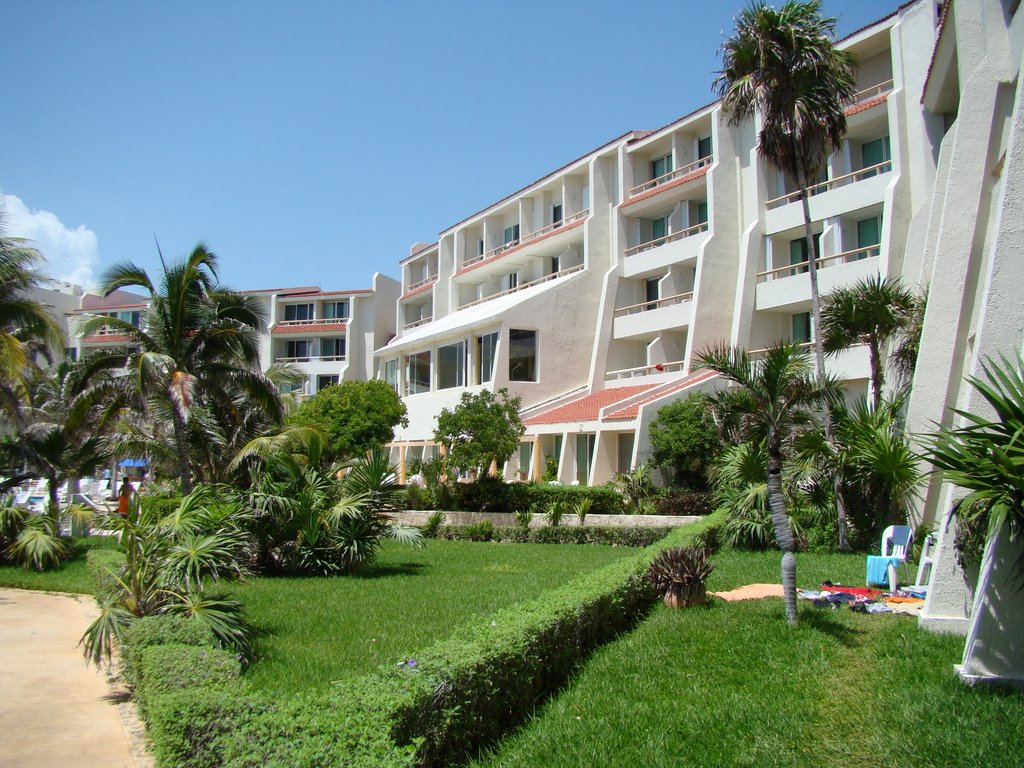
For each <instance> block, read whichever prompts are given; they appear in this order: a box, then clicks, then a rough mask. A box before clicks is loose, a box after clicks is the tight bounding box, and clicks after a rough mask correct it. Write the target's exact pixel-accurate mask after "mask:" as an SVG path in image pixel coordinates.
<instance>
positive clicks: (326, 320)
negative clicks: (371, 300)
mask: <svg viewBox="0 0 1024 768" xmlns="http://www.w3.org/2000/svg"><path fill="white" fill-rule="evenodd" d="M347 324H348V318H347V317H315V318H312V319H310V320H281V321H280V322H278V323H275V324H274V328H273V331H271V333H273V334H274V335H278V334H286V333H306V334H309V333H338V332H339V331H344V330H345V327H346V325H347Z"/></svg>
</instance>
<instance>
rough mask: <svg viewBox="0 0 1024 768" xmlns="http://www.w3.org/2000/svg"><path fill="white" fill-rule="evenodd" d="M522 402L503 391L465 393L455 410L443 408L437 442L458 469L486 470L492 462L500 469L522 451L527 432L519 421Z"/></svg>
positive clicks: (438, 426) (436, 436) (435, 436)
mask: <svg viewBox="0 0 1024 768" xmlns="http://www.w3.org/2000/svg"><path fill="white" fill-rule="evenodd" d="M521 403H522V398H519V397H509V395H508V390H507V389H505V388H504V387H502V388H501V389H499V390H498V391H497V392H491V391H489V390H483V391H481V392H478V393H476V394H471V393H469V392H463V393H462V399H461V400H460V401H459V404H458V405H457V406H455V408H454V409H452V410H449V409H447V408H444V409H442V410H441V413H440V414H438V417H437V428H436V429H435V430H434V439H435V440H436V441H437V442H439V443H441V444H442V445H444V446H445V447H446V448H447V449H448V457H449V460H450V461H451V463H452V465H453V466H456V467H458V468H459V469H477V470H481V471H482V470H486V469H487V468H488V467H489V466H490V465H491V462H492V461H493V462H495V463H497V465H498V467H501V466H502V465H503V464H504V463H505V462H506V461H508V460H509V459H510V458H511V457H512V454H513V453H514V452H515V451H516V449H517V448H518V447H519V439H520V438H521V437H522V436H523V432H524V431H526V428H525V427H524V426H523V421H522V419H520V418H519V407H520V405H521Z"/></svg>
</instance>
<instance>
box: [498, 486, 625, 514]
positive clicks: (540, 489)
mask: <svg viewBox="0 0 1024 768" xmlns="http://www.w3.org/2000/svg"><path fill="white" fill-rule="evenodd" d="M514 485H515V486H517V487H519V488H522V489H524V491H525V493H526V497H527V499H526V503H525V504H523V506H521V507H519V508H520V509H529V508H530V507H531V506H534V505H536V507H537V508H538V509H539V510H546V509H548V507H550V506H551V503H552V502H554V501H557V500H563V501H565V502H566V504H567V505H568V507H569V508H570V509H575V508H576V505H577V504H578V503H579V502H580V500H581V499H584V498H587V499H590V500H591V504H590V510H589V511H588V514H591V515H621V514H623V513H624V512H625V506H624V504H623V500H622V494H620V493H619V492H618V491H616V490H615V489H614V488H607V487H605V486H587V485H546V484H543V483H515V484H514Z"/></svg>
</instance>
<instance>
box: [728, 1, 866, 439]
mask: <svg viewBox="0 0 1024 768" xmlns="http://www.w3.org/2000/svg"><path fill="white" fill-rule="evenodd" d="M835 29H836V19H834V18H828V17H822V15H821V0H807V1H806V2H793V1H791V2H787V3H785V4H784V5H783V6H782V7H781V8H778V9H776V8H773V7H771V6H769V5H766V4H765V3H764V2H760V1H759V2H755V3H754V4H753V5H751V6H750V7H749V8H746V9H744V10H743V11H741V12H740V14H739V16H738V17H737V18H736V31H735V33H734V34H733V36H732V37H730V38H729V39H728V40H726V41H725V43H723V44H722V59H723V62H722V70H721V72H719V74H718V77H717V78H716V79H715V83H714V86H713V87H714V88H715V89H716V90H717V91H718V94H719V95H720V96H721V98H722V107H723V109H724V110H725V111H726V112H728V113H730V122H731V123H732V124H733V125H737V124H739V123H741V122H742V121H743V120H746V119H749V118H751V117H753V116H754V113H755V112H757V113H760V116H761V132H760V134H759V136H758V151H759V152H760V153H761V155H762V156H763V157H764V158H765V159H766V160H767V161H768V162H769V163H771V164H772V165H774V166H775V167H776V168H778V169H779V170H780V171H782V173H783V174H784V175H785V176H786V177H787V178H788V179H789V181H790V182H791V183H792V184H794V185H795V186H796V188H797V189H799V190H800V193H801V194H800V198H801V201H802V203H803V213H804V236H805V238H806V242H807V254H808V262H807V268H808V273H809V276H810V282H811V314H812V318H813V322H814V326H813V328H814V334H813V335H814V357H815V362H816V363H817V365H818V370H819V371H824V369H825V354H824V350H823V347H822V336H821V306H820V302H819V297H818V271H817V261H818V257H819V254H818V248H817V245H816V243H815V242H814V237H813V236H812V233H811V210H810V205H809V202H808V188H809V187H810V186H811V185H812V184H813V183H814V181H815V180H816V179H817V178H818V175H819V173H820V172H821V170H822V169H823V168H824V167H825V163H826V162H827V161H828V158H829V155H831V154H832V153H833V152H835V151H836V150H838V149H839V148H841V147H842V145H843V137H844V135H845V134H846V113H845V109H844V102H846V101H848V100H849V99H851V98H852V97H853V95H854V93H855V90H854V89H855V74H856V60H855V59H854V57H853V55H852V54H851V53H849V52H848V51H841V50H839V49H837V48H836V46H835V43H834V39H835ZM826 428H827V429H828V428H829V427H828V423H827V422H826Z"/></svg>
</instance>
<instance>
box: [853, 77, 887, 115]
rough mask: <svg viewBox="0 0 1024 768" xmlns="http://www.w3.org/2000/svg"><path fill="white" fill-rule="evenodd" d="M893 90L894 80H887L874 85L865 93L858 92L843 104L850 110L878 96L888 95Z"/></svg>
mask: <svg viewBox="0 0 1024 768" xmlns="http://www.w3.org/2000/svg"><path fill="white" fill-rule="evenodd" d="M891 90H892V80H886V81H884V82H881V83H878V85H872V86H871V87H869V88H865V89H864V90H863V91H857V92H856V93H855V94H853V96H851V97H850V98H849V99H847V100H846V101H844V102H843V106H844V107H846V108H847V109H849V108H850V107H854V106H856V105H858V104H860V103H861V102H864V101H870V100H871V99H873V98H875V97H876V96H881V95H882V94H883V93H888V92H889V91H891Z"/></svg>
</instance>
